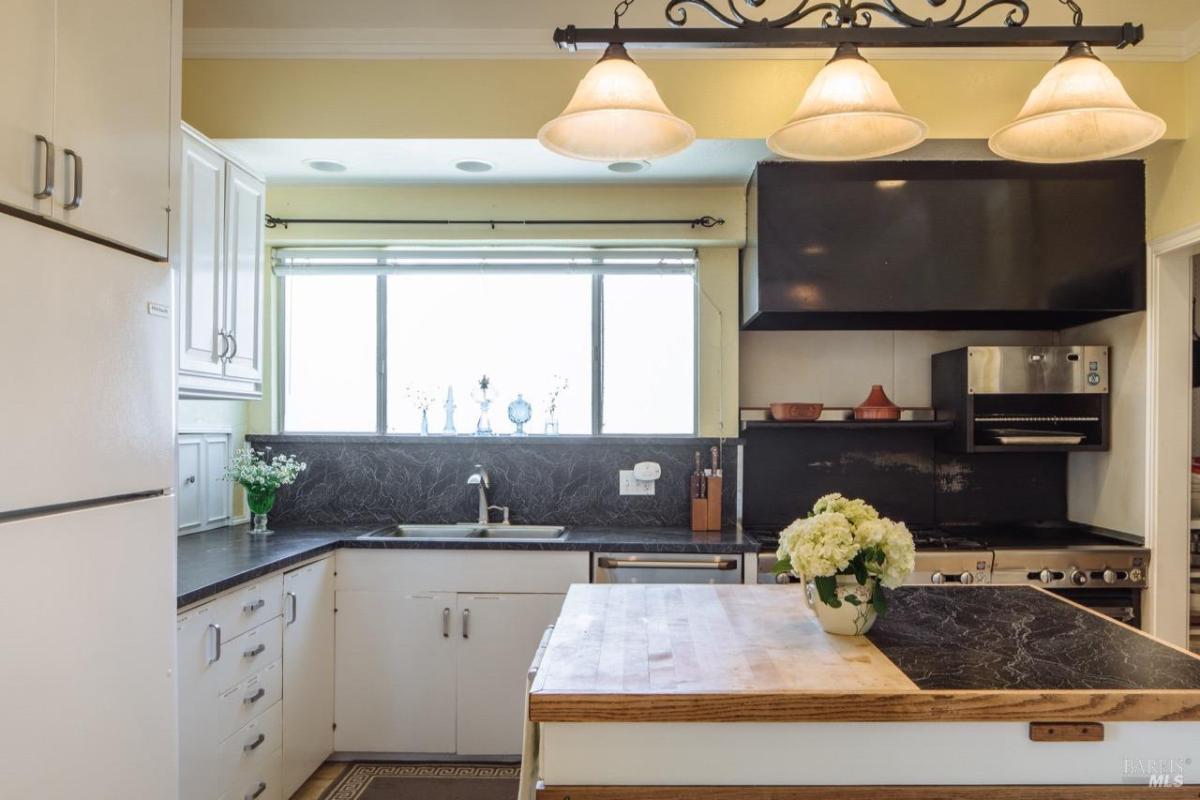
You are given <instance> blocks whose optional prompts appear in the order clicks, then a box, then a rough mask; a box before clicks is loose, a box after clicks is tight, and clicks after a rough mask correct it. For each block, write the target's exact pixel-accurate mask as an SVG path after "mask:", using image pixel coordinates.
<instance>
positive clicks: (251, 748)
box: [242, 733, 267, 753]
mask: <svg viewBox="0 0 1200 800" xmlns="http://www.w3.org/2000/svg"><path fill="white" fill-rule="evenodd" d="M266 740H267V735H266V734H265V733H260V734H259V735H258V738H257V739H255V740H254V741H253V742H251V743H250V744H248V745H245V746H243V747H242V751H243V752H246V753H252V752H254V751H255V750H257V749H258V747H259V745H261V744H262V743H263V742H265V741H266Z"/></svg>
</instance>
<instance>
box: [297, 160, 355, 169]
mask: <svg viewBox="0 0 1200 800" xmlns="http://www.w3.org/2000/svg"><path fill="white" fill-rule="evenodd" d="M303 163H304V165H305V166H306V167H308V168H309V169H315V170H316V171H317V172H345V171H346V165H345V164H343V163H342V162H340V161H334V160H333V159H332V158H306V159H304V162H303Z"/></svg>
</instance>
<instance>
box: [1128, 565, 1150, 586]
mask: <svg viewBox="0 0 1200 800" xmlns="http://www.w3.org/2000/svg"><path fill="white" fill-rule="evenodd" d="M1145 577H1146V575H1145V573H1143V572H1142V570H1141V569H1140V568H1138V567H1134V568H1133V569H1131V570H1129V580H1131V581H1133V582H1134V583H1141V582H1142V580H1144V579H1145Z"/></svg>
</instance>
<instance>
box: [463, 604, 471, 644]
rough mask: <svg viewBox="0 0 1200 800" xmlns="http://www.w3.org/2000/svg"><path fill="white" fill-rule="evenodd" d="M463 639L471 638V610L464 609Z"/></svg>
mask: <svg viewBox="0 0 1200 800" xmlns="http://www.w3.org/2000/svg"><path fill="white" fill-rule="evenodd" d="M463 638H464V639H470V638H471V609H469V608H464V609H463Z"/></svg>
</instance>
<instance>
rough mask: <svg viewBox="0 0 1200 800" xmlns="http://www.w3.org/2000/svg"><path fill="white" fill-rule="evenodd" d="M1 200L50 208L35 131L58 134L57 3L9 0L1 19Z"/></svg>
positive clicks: (40, 210)
mask: <svg viewBox="0 0 1200 800" xmlns="http://www.w3.org/2000/svg"><path fill="white" fill-rule="evenodd" d="M0 108H3V109H4V113H3V114H0V203H7V204H8V205H12V206H16V207H17V208H21V209H25V210H27V211H33V212H35V213H38V214H46V215H48V214H50V212H51V202H50V199H49V198H44V199H40V200H39V199H37V198H35V197H34V194H35V193H36V192H39V191H41V189H42V188H43V186H44V181H45V171H44V167H45V163H46V152H45V150H44V149H43V147H42V146H40V145H39V144H38V143H37V140H36V139H35V138H34V137H35V136H39V135H40V136H44V137H45V138H46V139H47V140H51V141H53V139H54V130H53V129H54V3H53V2H50V1H49V0H5V3H4V12H3V23H2V24H0Z"/></svg>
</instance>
